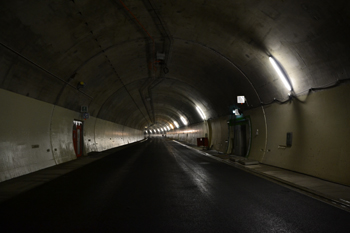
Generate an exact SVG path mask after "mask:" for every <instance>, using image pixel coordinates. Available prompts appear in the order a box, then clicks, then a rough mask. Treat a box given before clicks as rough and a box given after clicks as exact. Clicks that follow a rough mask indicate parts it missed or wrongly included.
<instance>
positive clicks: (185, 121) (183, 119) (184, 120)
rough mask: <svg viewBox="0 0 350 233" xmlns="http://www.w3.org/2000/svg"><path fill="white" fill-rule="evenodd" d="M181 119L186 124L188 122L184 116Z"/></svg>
mask: <svg viewBox="0 0 350 233" xmlns="http://www.w3.org/2000/svg"><path fill="white" fill-rule="evenodd" d="M180 119H181V121H182V123H184V125H187V124H188V122H187V120H186V119H185V118H184V117H183V116H182V117H180Z"/></svg>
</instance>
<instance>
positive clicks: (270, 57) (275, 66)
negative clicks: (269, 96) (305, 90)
mask: <svg viewBox="0 0 350 233" xmlns="http://www.w3.org/2000/svg"><path fill="white" fill-rule="evenodd" d="M269 60H270V62H271V64H272V66H273V68H274V69H275V71H276V72H277V74H278V76H279V77H280V79H281V80H282V82H283V84H284V86H285V87H286V88H287V89H288V91H291V90H292V87H291V85H290V84H289V82H288V79H287V77H286V76H285V75H284V73H283V72H282V69H281V68H280V66H279V64H277V62H276V60H275V58H274V57H272V56H269Z"/></svg>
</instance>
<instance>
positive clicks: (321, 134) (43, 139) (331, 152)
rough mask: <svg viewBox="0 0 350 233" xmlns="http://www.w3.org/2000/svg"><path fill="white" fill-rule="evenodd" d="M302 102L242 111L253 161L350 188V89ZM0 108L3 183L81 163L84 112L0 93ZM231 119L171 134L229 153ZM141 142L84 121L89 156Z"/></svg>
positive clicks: (137, 136)
mask: <svg viewBox="0 0 350 233" xmlns="http://www.w3.org/2000/svg"><path fill="white" fill-rule="evenodd" d="M300 100H301V101H300V102H299V101H297V100H293V101H291V102H289V103H286V104H271V105H269V106H265V107H264V109H262V108H261V107H258V108H254V109H251V110H247V111H245V112H244V114H245V115H246V116H249V117H250V119H251V125H252V132H253V133H252V141H251V150H250V153H249V158H250V159H255V160H258V161H260V162H261V163H264V164H268V165H273V166H277V167H282V168H285V169H289V170H292V171H296V172H300V173H304V174H308V175H312V176H315V177H319V178H322V179H325V180H329V181H333V182H336V183H340V184H344V185H350V157H349V154H350V144H349V143H348V141H349V138H350V131H349V128H350V121H349V119H350V109H349V108H347V106H349V104H350V103H349V102H350V85H343V86H340V87H337V88H333V89H329V90H324V91H320V92H316V93H311V94H310V95H308V96H302V97H300ZM0 103H1V107H2V113H3V114H1V124H0V130H1V132H2V133H1V135H0V141H1V144H0V150H1V154H2V156H1V157H0V159H1V161H0V181H4V180H7V179H11V178H14V177H16V176H20V175H24V174H27V173H30V172H34V171H37V170H40V169H43V168H46V167H49V166H54V165H57V164H60V163H63V162H66V161H70V160H73V159H76V156H75V152H74V148H73V143H72V122H73V120H74V119H80V113H79V112H74V111H71V110H67V109H64V108H62V107H59V106H54V105H52V104H48V103H45V102H42V101H38V100H35V99H32V98H28V97H25V96H22V95H19V94H16V93H12V92H9V91H6V90H2V89H0ZM263 110H264V111H263ZM264 114H265V116H264ZM265 117H266V124H265ZM228 119H229V116H224V117H221V118H218V119H211V120H209V121H205V122H202V123H197V124H193V125H190V126H188V127H184V128H180V129H177V130H174V131H171V132H168V137H172V138H175V139H178V140H181V141H186V142H188V143H191V144H196V138H198V137H205V136H208V137H209V140H210V146H211V147H212V148H214V149H216V150H219V151H221V152H226V151H227V142H226V141H227V140H228V137H229V134H228V126H227V120H228ZM257 129H258V130H259V134H258V135H256V134H255V132H256V130H257ZM287 132H292V133H293V145H292V147H290V148H283V147H282V148H281V147H280V146H281V145H282V146H283V145H285V144H286V133H287ZM266 136H267V137H266ZM230 137H231V138H232V137H233V135H230ZM143 138H144V134H143V132H142V131H140V130H136V129H132V128H129V127H125V126H122V125H118V124H114V123H112V122H109V121H105V120H101V119H98V118H94V117H91V118H90V119H88V120H86V121H85V123H84V154H85V155H86V154H87V153H89V152H91V151H102V150H106V149H109V148H113V147H117V146H121V145H124V144H127V143H132V142H135V141H138V140H141V139H143ZM322 142H325V143H322ZM37 146H38V147H37ZM33 147H34V148H33Z"/></svg>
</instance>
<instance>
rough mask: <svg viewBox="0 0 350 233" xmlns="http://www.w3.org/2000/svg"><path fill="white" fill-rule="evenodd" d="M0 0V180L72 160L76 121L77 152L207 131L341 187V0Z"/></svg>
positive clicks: (219, 140)
mask: <svg viewBox="0 0 350 233" xmlns="http://www.w3.org/2000/svg"><path fill="white" fill-rule="evenodd" d="M0 6H1V7H0V9H1V10H0V11H1V14H0V28H1V33H0V51H1V52H0V54H1V55H0V61H1V62H0V66H1V67H0V88H1V89H0V95H1V99H0V102H1V108H2V114H1V118H0V119H1V121H0V129H1V132H2V134H1V136H0V137H1V144H0V148H1V151H2V154H1V160H2V163H1V165H0V181H4V180H7V179H11V178H13V177H16V176H19V175H23V174H27V173H30V172H33V171H36V170H39V169H42V168H45V167H48V166H53V165H57V164H60V163H63V162H66V161H70V160H72V159H76V158H77V156H76V150H77V149H76V147H75V145H74V140H75V139H73V137H74V136H72V130H73V126H74V122H77V121H80V122H82V123H81V124H82V125H83V127H82V129H81V130H82V131H81V132H80V131H79V133H81V134H82V135H81V138H80V136H79V140H80V141H79V142H81V143H82V146H81V148H82V150H83V151H82V153H83V155H87V154H88V153H89V152H93V151H102V150H106V149H109V148H113V147H116V146H121V145H125V144H129V143H132V142H136V141H139V140H142V139H143V138H145V137H147V136H149V135H151V134H154V133H162V134H167V136H168V137H170V138H174V139H177V140H182V141H186V142H188V143H192V144H196V139H197V138H201V137H207V138H208V139H209V147H210V148H212V149H215V150H218V151H220V152H223V153H233V154H234V153H236V154H237V153H239V154H241V156H244V157H249V158H251V159H255V160H258V161H259V162H261V163H265V164H269V165H273V166H277V167H281V168H286V169H289V170H293V171H297V172H300V173H304V174H308V175H312V176H315V177H320V178H322V179H325V180H329V181H333V182H336V183H340V184H344V185H350V178H349V177H350V173H349V171H350V169H349V168H350V167H349V166H350V165H349V164H350V156H349V152H350V146H349V144H348V143H347V141H346V140H347V138H349V137H350V131H349V128H350V122H349V120H348V119H349V117H350V111H349V110H348V108H347V107H346V106H348V104H349V100H350V96H349V93H350V92H349V89H350V88H349V84H348V81H349V73H350V66H349V64H350V63H349V62H350V59H349V58H350V57H349V54H350V46H349V42H348V41H349V39H350V38H349V37H350V33H349V25H350V18H349V16H350V13H349V3H348V1H345V0H336V1H332V2H330V1H307V2H305V1H301V0H293V1H292V0H283V1H267V0H265V1H261V0H251V1H246V0H236V1H226V0H217V1H205V0H192V1H184V0H177V1H163V0H142V1H138V0H123V1H122V0H101V1H88V0H70V1H51V0H50V1H34V2H33V1H27V2H24V1H19V0H14V1H2V2H1V3H0ZM271 59H272V60H273V61H274V62H275V63H276V64H277V67H278V68H279V69H280V72H281V73H282V74H283V76H284V77H285V78H286V81H284V80H283V79H281V78H280V75H279V74H278V73H277V72H276V70H275V69H274V67H273V65H272V63H271V61H270V60H271ZM285 83H287V84H289V86H290V87H289V88H288V87H286V85H285ZM238 96H244V103H238V100H237V97H238ZM198 108H200V109H201V110H200V111H202V113H200V112H198V110H197V109H198ZM236 109H238V110H239V111H240V114H238V115H237V114H235V113H233V111H234V110H236ZM242 114H243V115H242ZM202 115H203V116H202ZM240 117H243V118H242V119H243V120H244V121H246V122H248V121H249V124H242V123H240ZM182 119H185V121H186V122H185V123H186V124H185V123H184V121H183V120H182ZM242 119H241V120H242ZM175 122H176V123H178V124H179V126H178V127H176V124H175ZM170 127H171V129H170ZM75 129H76V128H75ZM239 129H240V130H239ZM157 130H160V131H157ZM243 131H244V134H243V133H242V132H243ZM150 132H153V133H150ZM238 132H241V133H238ZM287 133H292V135H293V141H292V142H293V143H292V145H287V144H286V137H287ZM239 135H240V136H241V137H242V139H244V140H243V141H244V145H243V144H242V143H243V141H242V142H239V137H240V136H239ZM247 135H248V136H247ZM241 150H243V151H241Z"/></svg>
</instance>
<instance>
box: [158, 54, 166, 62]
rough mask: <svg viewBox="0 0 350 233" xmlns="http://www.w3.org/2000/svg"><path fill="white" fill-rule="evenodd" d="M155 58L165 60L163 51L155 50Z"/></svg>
mask: <svg viewBox="0 0 350 233" xmlns="http://www.w3.org/2000/svg"><path fill="white" fill-rule="evenodd" d="M157 60H158V61H159V60H161V61H164V60H165V53H160V52H157Z"/></svg>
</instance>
